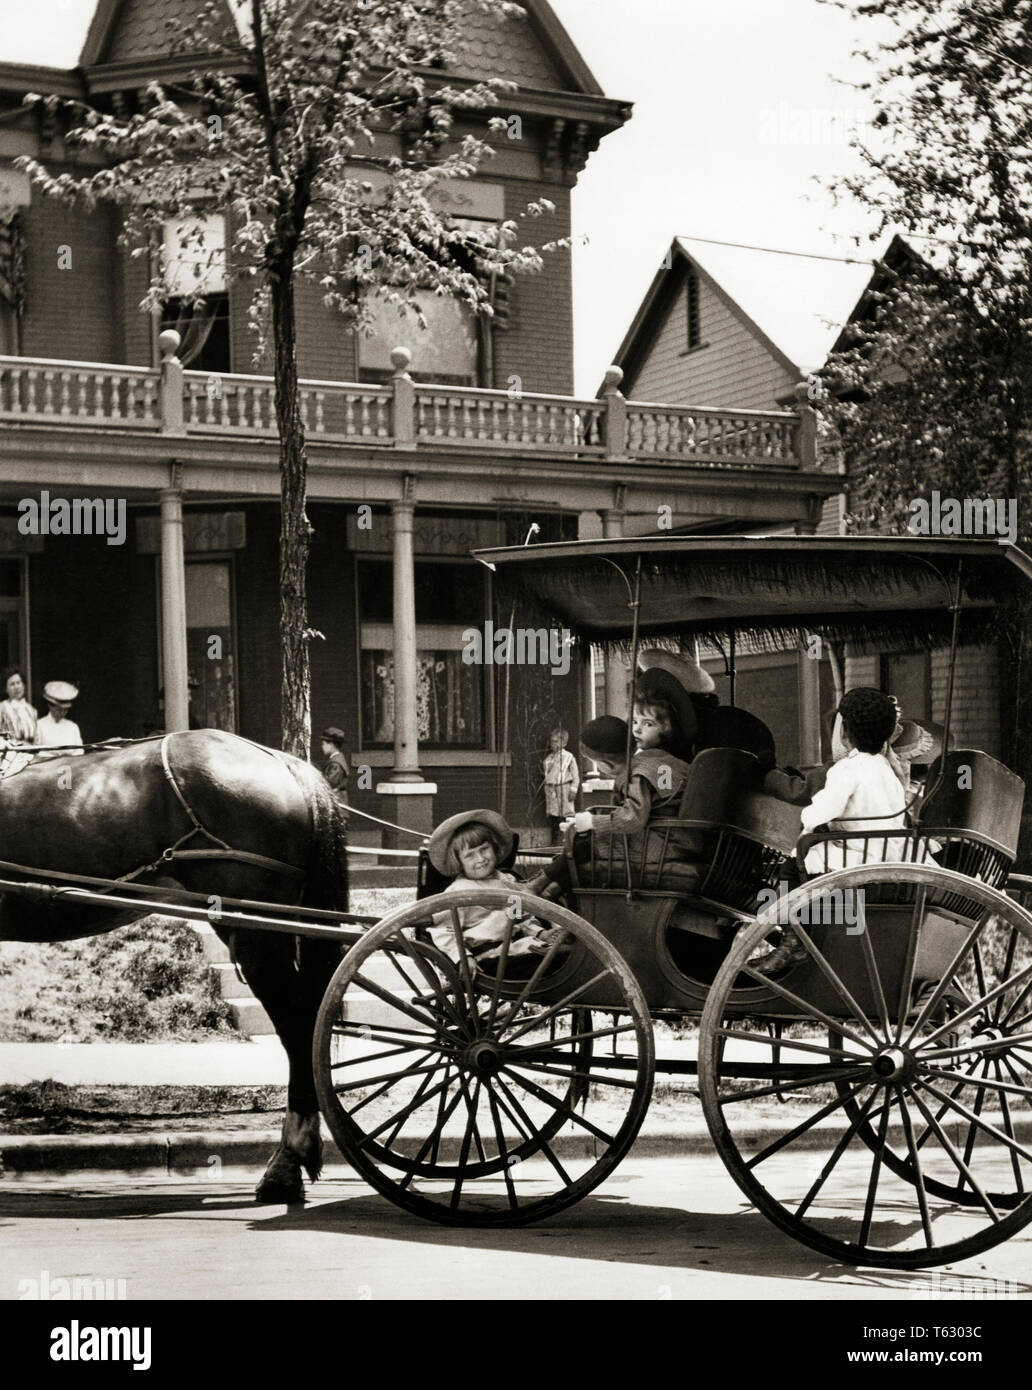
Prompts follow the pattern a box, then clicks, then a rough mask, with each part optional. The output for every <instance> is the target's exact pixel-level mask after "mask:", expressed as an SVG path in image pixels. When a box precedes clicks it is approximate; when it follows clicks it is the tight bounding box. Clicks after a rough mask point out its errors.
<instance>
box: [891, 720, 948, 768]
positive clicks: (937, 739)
mask: <svg viewBox="0 0 1032 1390" xmlns="http://www.w3.org/2000/svg"><path fill="white" fill-rule="evenodd" d="M892 751H893V752H894V753H895V754H896V756H897V758H899V759H900V760H901V761H902V762H905V763H916V764H917V765H918V767H928V766H930V765H931V764H932V763H934V762H935V760H936V758H937V757H939V755H940V754H941V753H942V725H941V724H918V723H917V721H916V720H913V719H905V720H904V721H903V727H902V728H901V729H900V731H899V733H898V734H897V735H896V737H895V738H894V739H893V740H892Z"/></svg>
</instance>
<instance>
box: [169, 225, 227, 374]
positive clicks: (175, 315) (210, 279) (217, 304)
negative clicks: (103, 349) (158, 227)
mask: <svg viewBox="0 0 1032 1390" xmlns="http://www.w3.org/2000/svg"><path fill="white" fill-rule="evenodd" d="M161 269H162V275H163V278H164V281H165V286H166V288H167V291H168V293H167V296H166V298H165V304H164V310H163V312H162V316H161V327H162V329H166V328H174V329H175V331H176V332H177V333H178V334H179V336H180V339H181V340H182V341H181V343H180V347H179V354H178V356H179V360H180V361H181V362H182V364H183V366H184V367H191V368H192V369H193V370H194V371H199V372H228V371H230V370H231V369H232V368H231V361H230V341H229V293H228V289H227V281H226V223H225V218H223V217H222V216H221V215H213V216H211V217H201V218H197V219H195V220H192V221H185V220H184V221H170V222H166V223H165V228H164V232H163V235H162V245H161Z"/></svg>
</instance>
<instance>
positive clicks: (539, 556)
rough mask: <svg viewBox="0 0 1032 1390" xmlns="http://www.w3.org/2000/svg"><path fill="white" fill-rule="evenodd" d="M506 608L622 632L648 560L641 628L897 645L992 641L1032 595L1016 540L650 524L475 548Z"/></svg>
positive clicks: (1031, 565)
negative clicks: (684, 530)
mask: <svg viewBox="0 0 1032 1390" xmlns="http://www.w3.org/2000/svg"><path fill="white" fill-rule="evenodd" d="M473 554H474V556H475V557H476V558H477V559H478V560H480V561H481V562H482V563H483V564H486V565H488V566H490V568H491V569H493V570H494V572H495V574H496V576H497V588H498V592H499V598H500V600H501V603H502V606H503V610H504V605H505V603H506V602H512V603H514V604H516V605H517V609H518V613H519V617H518V621H519V622H521V623H525V622H527V621H528V620H530V619H531V618H532V616H535V615H536V616H537V617H538V618H539V619H540V618H543V619H544V620H546V621H551V622H556V623H559V624H561V625H563V626H564V627H566V628H568V629H569V630H570V631H571V632H572V633H573V635H574V636H575V637H578V638H580V639H581V640H582V641H585V642H596V643H625V642H627V641H628V640H629V639H630V637H631V633H632V628H633V613H634V610H633V602H632V600H633V595H634V592H635V587H636V577H637V574H638V571H639V565H640V585H641V588H640V595H641V601H640V610H639V624H640V634H641V636H642V637H662V636H671V637H673V636H675V635H677V636H682V635H686V634H694V635H698V636H706V635H713V636H717V637H719V636H720V635H721V634H722V633H726V632H728V631H729V630H734V631H736V632H739V633H742V634H751V635H753V636H754V637H755V638H756V640H758V641H759V642H760V643H772V642H773V643H780V642H783V641H786V640H789V641H793V640H795V639H797V638H800V637H803V636H805V634H806V633H808V632H813V631H818V632H821V633H823V634H824V635H826V636H828V637H831V638H836V639H843V640H846V641H854V642H857V643H865V642H886V641H892V642H896V643H898V644H899V645H906V646H910V645H919V644H924V643H929V644H933V645H934V644H939V643H942V642H944V641H946V642H948V641H949V637H950V632H951V628H952V624H953V609H954V606H955V605H956V606H959V608H960V612H961V622H960V633H959V636H960V640H961V641H983V642H984V641H985V640H986V638H987V635H988V629H987V620H988V618H989V617H990V615H991V613H992V611H993V610H995V609H997V608H1001V607H1004V606H1007V605H1009V604H1014V603H1016V602H1027V601H1028V595H1029V592H1030V591H1028V590H1025V587H1024V586H1025V582H1026V581H1032V560H1030V559H1029V557H1028V556H1027V555H1026V554H1025V553H1024V552H1023V551H1021V550H1019V549H1018V548H1017V547H1016V546H1013V545H1010V544H1007V543H1005V542H1000V541H993V540H978V539H970V540H969V539H964V540H955V539H936V538H924V537H910V536H890V537H883V536H848V537H846V536H831V537H824V536H667V537H663V536H646V537H640V536H639V537H624V538H620V539H608V540H601V541H563V542H558V543H555V544H548V545H534V546H514V547H504V548H501V547H499V548H493V549H489V550H476V551H474V552H473Z"/></svg>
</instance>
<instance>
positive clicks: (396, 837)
mask: <svg viewBox="0 0 1032 1390" xmlns="http://www.w3.org/2000/svg"><path fill="white" fill-rule="evenodd" d="M413 491H414V488H413V480H412V479H411V478H409V477H406V478H405V482H404V492H403V495H402V497H401V498H400V499H399V500H397V501H395V502H392V503H391V524H392V527H393V538H394V615H393V616H394V766H393V768H392V770H391V775H390V779H389V780H388V781H386V782H379V783H377V787H376V790H377V792H378V793H379V794H380V795H381V796H383V797H385V798H388V800H386V801H385V803H384V811H383V818H384V820H389V821H393V822H394V823H395V824H396V825H398V826H401V827H404V829H406V830H416V831H419V832H420V833H421V834H427V835H428V834H429V833H430V831H431V830H432V829H433V798H434V794H435V792H436V791H437V786H436V783H434V782H425V781H424V780H423V774H422V773H421V772H420V770H419V731H418V722H417V718H416V664H417V663H416V574H415V564H414V560H413V551H412V525H413V520H414V517H415V510H416V508H415V501H414V497H413ZM384 842H385V847H386V848H390V849H413V848H415V846H416V841H415V839H414V837H413V836H412V835H406V834H403V833H402V831H400V830H395V831H385V832H384Z"/></svg>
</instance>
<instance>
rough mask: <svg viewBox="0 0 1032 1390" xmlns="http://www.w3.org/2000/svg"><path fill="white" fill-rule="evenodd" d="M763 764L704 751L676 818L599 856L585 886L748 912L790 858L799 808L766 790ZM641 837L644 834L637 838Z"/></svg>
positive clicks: (584, 871) (738, 754)
mask: <svg viewBox="0 0 1032 1390" xmlns="http://www.w3.org/2000/svg"><path fill="white" fill-rule="evenodd" d="M764 772H765V767H764V765H763V763H762V762H761V761H760V760H759V759H758V758H757V757H756V756H755V755H754V754H753V753H748V752H746V751H745V750H744V749H741V748H707V749H704V750H703V751H702V752H700V753H697V754H696V756H695V758H694V759H693V761H692V762H691V763H690V764H689V767H688V775H687V777H686V779H685V786H684V790H683V792H682V794H681V800H680V804H679V806H678V813H677V815H676V816H672V817H662V818H657V819H655V820H652V821H650V822H649V826H648V833H647V843H646V845H645V846H644V848H642V847H640V846H638V845H637V844H636V845H635V846H634V847H633V849H632V848H631V847H629V846H628V845H619V842H620V840H621V838H622V837H619V836H617V837H614V839H615V840H616V841H617V844H618V846H619V848H618V849H617V851H616V852H615V853H609V852H608V851H605V852H604V851H601V850H599V851H594V849H593V854H592V861H591V865H590V868H589V866H587V865H585V866H582V868H581V872H580V874H579V880H580V884H581V885H582V886H583V887H585V888H590V887H596V888H600V887H605V888H618V887H624V886H626V885H627V882H628V867H629V868H630V883H631V885H632V886H633V887H639V888H644V889H652V890H665V891H668V892H675V893H679V894H691V895H693V896H699V897H704V898H709V899H711V900H712V901H714V902H718V903H722V904H726V905H727V906H729V907H733V908H736V909H738V910H740V911H748V910H750V909H751V908H752V907H753V906H754V904H755V902H756V897H757V894H758V893H759V891H760V889H761V888H763V887H765V886H772V885H773V884H774V883H775V882H776V881H777V878H778V874H779V871H780V869H781V867H782V865H783V864H784V863H785V861H786V860H787V859H789V858H790V857H791V855H792V853H793V850H794V847H795V842H796V839H797V837H798V835H799V810H798V808H797V807H793V806H791V805H789V804H788V803H786V802H784V801H779V800H778V799H777V798H776V797H773V796H769V795H767V794H766V793H765V792H764V791H763V786H762V783H763V776H764ZM636 838H638V839H640V837H636Z"/></svg>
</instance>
